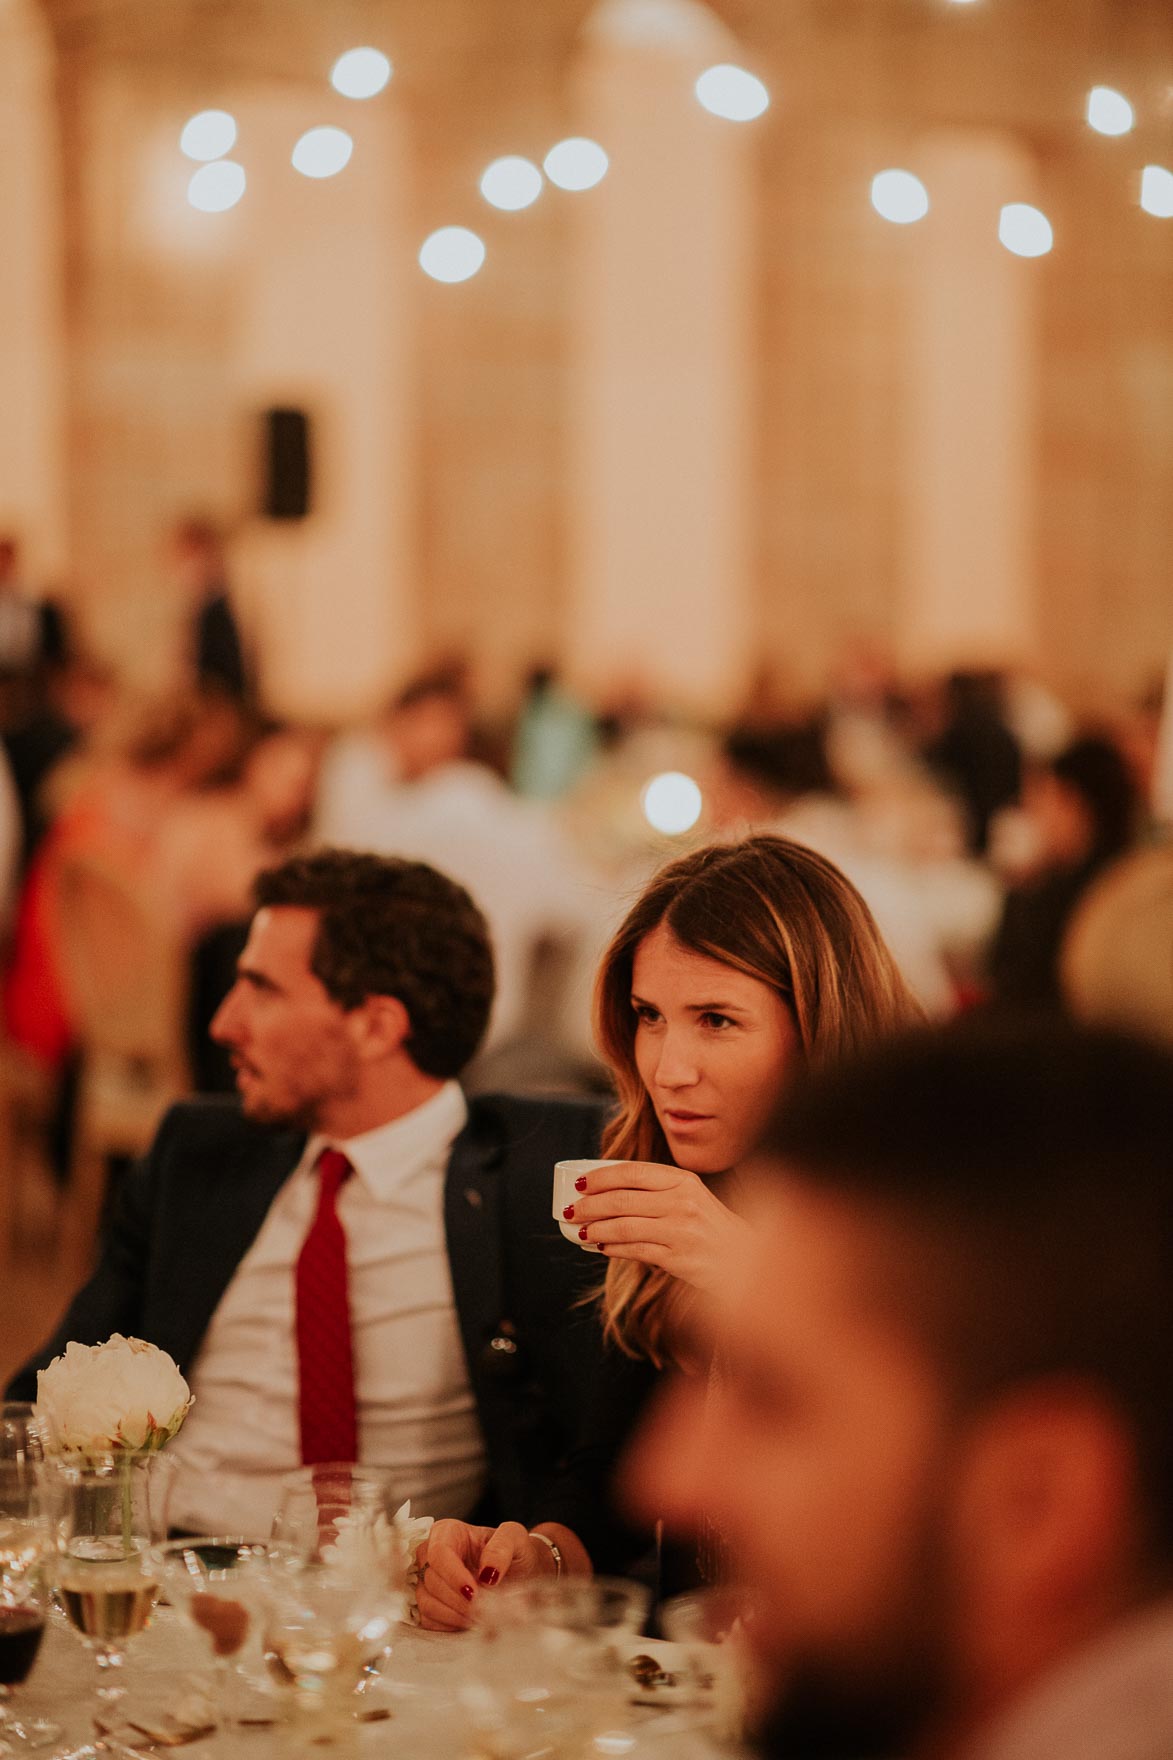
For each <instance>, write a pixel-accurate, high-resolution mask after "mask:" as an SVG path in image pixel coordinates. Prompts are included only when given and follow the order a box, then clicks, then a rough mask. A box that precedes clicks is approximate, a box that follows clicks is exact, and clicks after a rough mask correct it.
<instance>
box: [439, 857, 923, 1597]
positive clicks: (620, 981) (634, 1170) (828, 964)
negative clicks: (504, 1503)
mask: <svg viewBox="0 0 1173 1760" xmlns="http://www.w3.org/2000/svg"><path fill="white" fill-rule="evenodd" d="M595 1008H596V1031H597V1034H598V1039H599V1044H600V1047H601V1049H602V1051H603V1054H604V1056H605V1058H606V1061H607V1063H608V1065H609V1067H610V1070H611V1073H612V1075H613V1077H614V1080H615V1085H616V1087H617V1089H618V1094H619V1111H618V1114H617V1116H616V1117H615V1118H614V1119H613V1120H612V1121H611V1123H610V1124H609V1125H608V1127H607V1130H606V1133H605V1135H604V1137H603V1145H602V1150H601V1153H602V1155H604V1156H605V1157H607V1158H608V1159H609V1160H613V1161H616V1162H618V1163H619V1164H620V1165H617V1166H614V1167H603V1168H599V1169H597V1170H596V1171H594V1172H592V1173H590V1174H588V1175H584V1177H583V1178H582V1180H581V1181H580V1182H579V1189H580V1191H581V1193H582V1195H581V1197H577V1198H576V1199H575V1201H574V1203H573V1204H572V1205H570V1206H569V1207H568V1208H567V1209H566V1210H565V1211H564V1212H563V1214H564V1217H565V1219H566V1221H568V1222H573V1223H576V1224H578V1225H579V1227H580V1234H581V1238H582V1240H583V1241H584V1242H588V1243H591V1244H593V1245H596V1246H598V1247H599V1248H600V1249H601V1251H602V1253H603V1254H604V1255H605V1257H606V1259H607V1260H608V1264H607V1273H606V1280H605V1283H604V1285H603V1288H602V1291H601V1292H600V1302H599V1319H600V1320H601V1323H602V1331H603V1343H604V1345H605V1346H606V1347H608V1348H610V1349H614V1350H619V1351H621V1352H623V1353H624V1354H625V1355H626V1356H628V1357H630V1358H631V1359H633V1360H634V1361H636V1362H644V1363H651V1364H652V1365H654V1366H655V1367H656V1368H657V1369H659V1368H663V1367H664V1366H665V1365H667V1364H672V1363H677V1362H679V1361H680V1360H681V1359H682V1358H683V1359H684V1360H685V1361H687V1362H688V1364H689V1367H690V1368H691V1370H692V1371H693V1372H694V1373H695V1374H696V1375H697V1376H698V1378H699V1380H700V1382H701V1384H702V1385H703V1384H704V1382H705V1380H706V1378H707V1361H705V1360H703V1359H702V1360H699V1361H698V1360H697V1355H696V1352H695V1351H694V1350H693V1348H692V1344H691V1324H692V1316H693V1314H694V1313H695V1312H696V1310H697V1308H698V1304H699V1303H702V1302H703V1301H705V1300H707V1299H709V1298H710V1297H711V1296H712V1295H713V1294H714V1293H715V1292H716V1291H718V1290H720V1289H721V1288H722V1286H723V1284H724V1283H725V1281H726V1280H727V1279H728V1278H729V1277H730V1276H733V1277H737V1276H738V1275H740V1273H739V1270H738V1265H739V1262H740V1257H741V1256H742V1255H743V1254H744V1253H745V1252H746V1250H747V1239H748V1234H749V1225H748V1224H747V1223H746V1221H745V1220H744V1219H743V1217H742V1216H741V1214H740V1208H741V1189H740V1188H741V1170H742V1167H743V1165H744V1163H745V1160H746V1158H747V1156H748V1155H749V1154H750V1153H751V1152H752V1150H753V1149H754V1147H755V1146H756V1143H757V1140H758V1137H759V1135H760V1133H761V1131H762V1129H763V1127H764V1126H765V1124H766V1121H767V1119H768V1118H769V1116H770V1114H771V1112H772V1111H773V1109H774V1107H775V1105H776V1103H777V1098H778V1094H779V1092H784V1091H785V1089H786V1087H787V1086H788V1084H789V1082H790V1081H791V1080H792V1079H793V1077H794V1075H795V1074H796V1073H797V1071H799V1070H800V1069H802V1068H804V1067H807V1066H813V1067H822V1066H823V1065H824V1064H827V1063H833V1062H835V1061H836V1060H837V1059H839V1058H841V1057H843V1056H845V1055H847V1054H849V1053H850V1052H853V1051H855V1050H858V1049H859V1048H860V1047H861V1046H864V1045H867V1044H870V1043H871V1042H872V1040H874V1039H876V1038H878V1037H880V1036H881V1035H883V1034H884V1033H888V1032H892V1031H894V1030H895V1029H897V1028H899V1027H902V1026H904V1025H906V1024H907V1023H909V1022H910V1021H912V1020H915V1019H916V1018H917V1015H918V1010H917V1008H916V1004H915V1003H914V1002H913V1001H912V999H911V997H910V996H909V994H908V992H907V991H906V989H905V987H904V984H903V982H902V981H901V978H900V975H899V973H898V972H897V970H896V967H895V965H894V964H893V961H892V958H891V955H890V954H889V953H888V950H887V948H886V947H885V946H884V943H883V941H882V940H881V939H880V935H879V932H878V930H877V928H876V925H875V922H874V921H873V919H872V917H871V914H870V912H869V911H868V908H867V906H866V905H865V904H864V902H863V900H862V899H861V898H860V896H859V894H858V893H857V892H856V890H855V888H854V887H853V886H852V885H851V884H850V882H849V881H847V880H846V879H845V878H844V877H843V875H842V874H840V873H839V872H838V870H837V869H835V868H833V867H832V866H831V864H830V863H829V862H827V861H824V860H823V858H822V857H821V856H819V855H816V854H815V852H814V851H813V850H809V849H804V848H803V847H802V846H801V845H800V844H795V843H788V842H786V841H785V840H784V839H783V838H780V837H764V836H763V837H752V838H748V839H746V840H745V841H744V842H742V843H737V844H718V845H713V846H710V847H709V848H706V849H701V850H697V851H695V852H694V853H692V854H691V855H687V856H682V857H681V858H680V859H679V860H677V861H674V862H670V863H669V864H668V865H667V867H665V868H662V869H661V870H660V872H659V873H658V874H657V875H656V877H655V878H654V879H653V880H652V881H651V883H650V884H649V885H648V886H647V888H646V889H645V891H644V893H643V896H642V897H641V898H640V899H639V900H638V902H637V903H636V904H635V905H634V906H633V907H632V909H631V911H630V912H629V913H628V916H627V918H626V919H625V921H624V923H623V924H622V926H621V927H620V929H619V930H618V932H617V934H616V935H615V937H614V939H613V941H612V943H611V945H610V947H609V949H608V951H607V953H606V955H605V957H604V960H603V964H602V968H601V970H600V972H599V978H598V985H597V989H596V1002H595ZM588 1263H590V1261H589V1260H588ZM604 1435H605V1433H604V1432H603V1431H602V1429H601V1428H600V1438H602V1437H603V1436H604ZM602 1452H603V1451H602V1449H601V1448H600V1444H599V1442H595V1443H594V1445H593V1447H592V1445H591V1443H588V1445H587V1447H586V1449H585V1451H584V1454H583V1457H582V1458H583V1460H584V1463H590V1476H592V1477H599V1476H601V1475H602V1474H604V1473H605V1470H606V1461H605V1460H604V1459H600V1458H598V1455H599V1454H600V1453H602ZM427 1560H428V1572H427V1578H426V1583H425V1586H424V1589H423V1590H421V1593H420V1611H421V1613H422V1614H423V1616H424V1618H425V1622H426V1623H436V1624H445V1623H446V1624H453V1625H462V1624H468V1623H469V1622H470V1615H471V1606H472V1604H473V1603H474V1602H475V1597H476V1595H477V1593H478V1592H479V1589H478V1586H479V1585H484V1586H487V1587H492V1586H494V1584H495V1583H496V1582H497V1581H499V1580H500V1578H502V1577H504V1576H507V1575H517V1574H518V1573H519V1572H521V1573H525V1572H528V1571H532V1570H533V1569H534V1567H535V1564H536V1563H537V1562H540V1561H538V1560H537V1558H536V1548H535V1544H534V1542H533V1541H532V1540H531V1539H529V1538H527V1536H526V1534H525V1530H524V1529H523V1528H518V1527H517V1525H516V1524H510V1525H509V1526H508V1527H507V1528H503V1529H502V1530H501V1531H500V1532H498V1533H494V1532H492V1531H491V1530H489V1529H485V1528H475V1527H471V1526H465V1525H463V1524H460V1523H456V1522H444V1523H441V1524H439V1525H438V1526H437V1527H436V1528H435V1529H433V1532H432V1535H431V1538H430V1540H429V1543H428V1553H427ZM680 1562H681V1565H682V1566H683V1567H684V1568H685V1569H686V1570H688V1569H689V1568H690V1566H691V1567H693V1568H694V1567H695V1560H694V1561H689V1564H687V1565H686V1564H685V1561H680ZM674 1566H675V1561H670V1568H674ZM661 1586H662V1587H663V1586H665V1585H664V1584H663V1583H662V1585H661ZM462 1597H463V1600H462V1599H461V1598H462Z"/></svg>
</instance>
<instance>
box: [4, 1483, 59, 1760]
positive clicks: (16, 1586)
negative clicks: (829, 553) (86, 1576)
mask: <svg viewBox="0 0 1173 1760" xmlns="http://www.w3.org/2000/svg"><path fill="white" fill-rule="evenodd" d="M50 1544H51V1532H50V1528H49V1523H48V1520H47V1516H46V1511H45V1506H44V1501H43V1487H42V1482H41V1476H40V1470H39V1468H38V1467H37V1465H36V1464H34V1463H33V1462H31V1461H24V1460H21V1461H14V1460H11V1459H8V1460H2V1459H0V1753H18V1752H20V1751H22V1750H23V1749H26V1748H28V1749H32V1748H42V1747H48V1746H49V1745H50V1744H51V1743H53V1742H55V1741H57V1739H58V1737H59V1736H60V1734H61V1727H60V1725H59V1724H55V1723H50V1722H49V1721H48V1720H47V1719H45V1718H23V1719H22V1718H20V1717H17V1716H14V1715H13V1714H12V1713H11V1712H10V1711H9V1710H8V1701H9V1700H10V1699H11V1698H12V1696H13V1693H14V1691H15V1689H16V1688H17V1687H19V1686H22V1685H23V1684H24V1682H25V1681H26V1680H27V1679H28V1677H29V1674H30V1672H31V1670H32V1666H33V1664H34V1662H35V1661H36V1659H37V1652H38V1650H39V1649H40V1647H41V1639H42V1637H43V1636H44V1632H45V1621H46V1617H47V1615H48V1610H49V1590H48V1587H47V1584H46V1578H45V1564H46V1560H47V1557H48V1553H49V1548H50Z"/></svg>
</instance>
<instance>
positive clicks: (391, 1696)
mask: <svg viewBox="0 0 1173 1760" xmlns="http://www.w3.org/2000/svg"><path fill="white" fill-rule="evenodd" d="M469 1642H470V1640H468V1639H466V1638H463V1637H453V1636H448V1635H445V1634H443V1633H438V1632H421V1631H418V1630H414V1629H413V1628H411V1627H409V1626H401V1627H398V1628H397V1635H396V1638H395V1642H394V1646H393V1650H392V1655H391V1657H390V1658H389V1660H388V1662H387V1664H386V1665H385V1669H384V1676H383V1678H382V1679H381V1680H380V1681H379V1682H378V1683H377V1684H376V1685H375V1686H374V1687H373V1689H372V1690H371V1691H370V1692H368V1693H367V1694H365V1695H364V1696H363V1699H362V1701H361V1702H362V1703H363V1704H364V1706H366V1707H367V1708H369V1709H375V1708H383V1707H385V1708H387V1709H389V1710H390V1711H391V1713H392V1715H391V1717H390V1718H388V1719H386V1720H384V1721H380V1722H373V1723H368V1724H365V1725H363V1726H362V1727H361V1728H360V1729H359V1731H358V1738H357V1739H358V1745H359V1749H360V1752H361V1753H362V1754H363V1755H364V1756H366V1755H371V1756H374V1755H386V1756H396V1757H402V1760H466V1756H468V1755H469V1754H470V1752H471V1751H472V1750H471V1748H470V1738H469V1735H468V1731H467V1727H466V1724H465V1719H464V1714H463V1712H462V1710H461V1707H460V1704H459V1700H458V1697H457V1694H458V1687H459V1683H460V1679H461V1675H462V1672H463V1670H464V1669H465V1668H467V1666H468V1655H469V1652H468V1644H469ZM202 1663H203V1658H202V1655H201V1647H200V1645H199V1642H198V1640H197V1639H196V1638H195V1636H194V1634H193V1632H192V1630H191V1627H190V1626H189V1625H188V1624H187V1622H186V1620H185V1619H184V1618H183V1617H182V1616H181V1615H180V1614H178V1613H177V1612H175V1611H174V1610H173V1609H170V1608H164V1609H160V1610H159V1611H157V1612H156V1614H155V1618H154V1620H153V1622H152V1624H151V1626H150V1627H149V1628H148V1630H147V1631H146V1632H144V1633H142V1634H141V1636H140V1637H138V1638H136V1639H135V1640H134V1642H133V1643H132V1644H131V1646H130V1649H129V1653H128V1660H127V1663H126V1666H125V1668H124V1670H123V1671H122V1678H123V1679H124V1682H125V1685H126V1687H127V1689H128V1694H127V1700H126V1707H127V1710H128V1712H129V1714H130V1715H131V1716H133V1714H134V1707H135V1704H136V1702H137V1703H138V1704H139V1705H141V1706H147V1705H151V1706H153V1707H155V1708H156V1709H157V1708H159V1707H160V1706H166V1705H168V1704H170V1705H174V1704H175V1703H176V1701H177V1700H178V1699H180V1698H182V1696H183V1695H184V1693H185V1692H186V1691H190V1690H191V1688H190V1686H189V1684H188V1683H189V1681H190V1684H191V1686H194V1685H197V1684H198V1682H199V1680H200V1678H201V1669H202ZM97 1675H98V1670H97V1665H96V1664H95V1662H94V1660H93V1658H92V1657H91V1656H90V1654H89V1652H88V1651H87V1650H86V1649H85V1647H84V1646H83V1645H82V1643H81V1642H80V1640H79V1639H78V1638H77V1637H76V1636H75V1635H74V1633H73V1632H72V1631H71V1630H70V1629H69V1627H68V1626H67V1625H66V1624H65V1622H64V1620H63V1619H61V1618H60V1616H54V1617H52V1618H51V1619H50V1622H49V1629H48V1630H47V1631H46V1633H45V1639H44V1643H43V1644H42V1646H41V1652H40V1655H39V1656H38V1658H37V1662H36V1665H35V1667H34V1669H33V1672H32V1674H31V1675H30V1677H29V1680H28V1683H27V1685H26V1686H24V1687H22V1688H20V1689H19V1691H18V1694H17V1697H16V1700H15V1703H14V1704H13V1706H12V1710H13V1712H14V1713H15V1714H16V1715H17V1716H20V1715H21V1714H27V1715H28V1716H30V1717H31V1716H37V1715H40V1716H44V1717H52V1718H54V1719H55V1720H56V1721H57V1722H59V1723H61V1724H62V1725H63V1726H64V1729H65V1740H64V1741H63V1742H62V1743H61V1744H59V1748H61V1749H64V1748H68V1747H71V1746H74V1745H81V1744H83V1743H87V1742H89V1741H91V1740H92V1739H93V1723H92V1717H93V1710H94V1704H95V1699H94V1689H95V1687H96V1685H97ZM202 1679H203V1681H204V1682H205V1684H206V1682H207V1675H206V1673H204V1674H203V1675H202ZM275 1703H276V1702H275ZM632 1720H633V1722H632V1735H633V1737H634V1742H633V1745H632V1747H631V1748H630V1749H628V1750H626V1754H625V1760H717V1757H718V1756H719V1755H721V1756H723V1760H729V1750H728V1749H718V1748H717V1747H716V1746H715V1745H714V1744H713V1743H712V1742H711V1741H710V1740H709V1739H708V1738H707V1737H706V1736H705V1735H704V1734H703V1733H702V1732H701V1731H699V1730H698V1729H697V1728H696V1727H695V1725H696V1720H695V1717H694V1716H693V1715H692V1714H691V1713H689V1712H687V1711H679V1712H676V1711H640V1710H633V1712H632ZM135 1745H136V1747H138V1748H140V1749H142V1750H144V1751H154V1750H151V1749H150V1744H149V1743H147V1742H145V1741H141V1742H139V1741H136V1744H135ZM168 1751H169V1750H168V1749H166V1748H159V1749H158V1750H157V1752H158V1753H159V1754H160V1755H164V1754H166V1753H167V1752H168ZM295 1751H296V1743H295V1741H294V1740H293V1739H292V1732H291V1731H290V1730H289V1729H288V1728H284V1727H280V1726H276V1727H270V1728H267V1729H266V1728H248V1729H242V1728H236V1729H233V1730H231V1731H229V1730H226V1729H222V1730H218V1731H217V1732H216V1733H215V1734H214V1735H211V1736H207V1737H204V1738H202V1739H201V1740H199V1741H196V1742H192V1743H190V1744H188V1745H187V1746H185V1747H184V1748H183V1749H177V1750H176V1752H177V1753H183V1754H191V1756H192V1760H202V1756H204V1755H207V1760H286V1757H287V1756H289V1755H291V1754H292V1753H294V1752H295ZM49 1752H50V1753H52V1752H54V1750H49ZM307 1752H308V1753H312V1754H314V1755H316V1756H319V1757H320V1760H328V1757H329V1755H330V1752H331V1750H330V1748H329V1747H320V1746H319V1747H316V1748H313V1749H307Z"/></svg>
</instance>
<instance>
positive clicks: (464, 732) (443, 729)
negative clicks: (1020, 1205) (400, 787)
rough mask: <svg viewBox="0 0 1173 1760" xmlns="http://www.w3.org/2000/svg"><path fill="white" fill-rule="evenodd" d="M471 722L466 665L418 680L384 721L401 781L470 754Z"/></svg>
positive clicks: (453, 665)
mask: <svg viewBox="0 0 1173 1760" xmlns="http://www.w3.org/2000/svg"><path fill="white" fill-rule="evenodd" d="M471 721H472V715H471V707H470V703H469V689H468V675H467V668H465V667H464V666H462V665H460V664H457V663H455V662H454V663H450V664H445V665H442V666H439V667H437V668H436V669H435V670H434V671H432V672H428V673H425V674H423V675H421V677H419V678H417V679H413V680H412V682H411V683H410V684H408V685H406V686H405V687H404V689H403V690H401V691H400V692H399V694H398V696H397V697H395V698H394V700H393V701H392V703H391V704H390V706H389V708H388V711H387V714H386V717H385V719H384V728H385V731H386V735H387V738H388V740H389V742H390V745H391V750H392V753H393V756H394V760H395V767H396V771H397V774H398V777H399V780H401V781H403V782H419V781H420V780H421V779H422V778H423V777H425V776H427V775H429V774H430V773H431V772H432V771H433V770H439V769H441V768H442V767H443V766H444V765H445V764H453V763H456V762H457V761H458V760H459V759H461V758H465V757H467V755H468V750H469V743H470V738H471Z"/></svg>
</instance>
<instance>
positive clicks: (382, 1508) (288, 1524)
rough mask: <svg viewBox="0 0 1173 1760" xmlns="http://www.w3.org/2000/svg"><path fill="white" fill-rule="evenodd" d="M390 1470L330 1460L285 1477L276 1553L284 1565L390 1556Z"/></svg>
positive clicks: (366, 1562)
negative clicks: (387, 1473) (384, 1554)
mask: <svg viewBox="0 0 1173 1760" xmlns="http://www.w3.org/2000/svg"><path fill="white" fill-rule="evenodd" d="M388 1515H389V1510H388V1483H387V1475H386V1474H385V1473H383V1472H382V1471H380V1469H379V1468H377V1467H359V1466H355V1465H353V1464H352V1463H351V1462H347V1461H328V1462H324V1463H319V1464H318V1465H316V1466H311V1467H301V1468H299V1469H298V1470H297V1471H296V1472H293V1473H287V1474H286V1475H285V1477H284V1478H283V1479H282V1481H281V1501H280V1504H279V1505H278V1508H277V1514H276V1516H275V1517H274V1520H273V1533H272V1546H273V1553H274V1557H275V1558H276V1559H277V1560H278V1561H279V1562H280V1563H281V1564H283V1565H297V1564H303V1565H305V1564H322V1563H324V1562H325V1563H329V1564H333V1565H335V1566H336V1567H339V1568H341V1567H343V1566H345V1567H346V1568H348V1569H359V1570H363V1569H366V1568H368V1567H370V1566H372V1565H373V1564H375V1562H376V1560H378V1559H379V1557H380V1555H381V1554H382V1553H386V1554H387V1562H389V1558H390V1552H389V1548H390V1527H389V1522H388Z"/></svg>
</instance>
